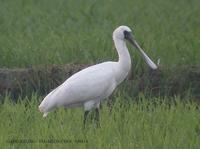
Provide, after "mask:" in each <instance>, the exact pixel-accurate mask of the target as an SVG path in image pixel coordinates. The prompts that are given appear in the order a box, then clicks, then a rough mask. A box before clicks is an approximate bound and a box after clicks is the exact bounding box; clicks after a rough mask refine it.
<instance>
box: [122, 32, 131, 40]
mask: <svg viewBox="0 0 200 149" xmlns="http://www.w3.org/2000/svg"><path fill="white" fill-rule="evenodd" d="M124 38H125V39H127V40H129V39H130V38H131V32H128V31H124Z"/></svg>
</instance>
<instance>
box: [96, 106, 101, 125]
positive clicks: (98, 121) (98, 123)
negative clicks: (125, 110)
mask: <svg viewBox="0 0 200 149" xmlns="http://www.w3.org/2000/svg"><path fill="white" fill-rule="evenodd" d="M99 119H100V118H99V108H95V121H96V124H97V127H100V120H99Z"/></svg>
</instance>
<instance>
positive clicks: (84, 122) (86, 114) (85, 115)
mask: <svg viewBox="0 0 200 149" xmlns="http://www.w3.org/2000/svg"><path fill="white" fill-rule="evenodd" d="M89 112H90V111H85V113H84V120H83V124H84V128H85V124H86V119H87V116H88V114H89Z"/></svg>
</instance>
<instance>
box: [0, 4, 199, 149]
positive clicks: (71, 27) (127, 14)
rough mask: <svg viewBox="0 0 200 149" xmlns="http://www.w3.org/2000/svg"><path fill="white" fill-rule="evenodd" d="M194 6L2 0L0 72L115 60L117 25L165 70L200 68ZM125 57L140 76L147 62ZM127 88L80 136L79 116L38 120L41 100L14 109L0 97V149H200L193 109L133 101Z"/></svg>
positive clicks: (74, 112)
mask: <svg viewBox="0 0 200 149" xmlns="http://www.w3.org/2000/svg"><path fill="white" fill-rule="evenodd" d="M199 6H200V1H199V0H190V1H188V0H152V1H145V0H124V1H120V0H115V1H114V0H101V1H97V0H87V1H81V0H57V1H55V0H42V1H41V0H18V1H16V0H0V68H2V67H5V68H19V67H20V68H21V67H25V68H26V67H32V66H34V67H37V66H45V65H51V64H65V63H99V62H102V61H106V60H117V53H116V51H115V49H114V44H113V41H112V32H113V30H114V29H115V28H116V27H117V26H119V25H128V26H129V27H130V28H132V29H133V33H134V35H135V37H136V39H137V41H138V42H139V43H140V44H141V46H142V47H143V48H144V49H145V51H146V52H147V53H148V55H149V56H150V57H151V58H152V59H153V60H154V61H155V62H156V61H157V59H158V58H160V60H161V65H164V67H173V66H179V65H186V64H189V65H193V64H199V63H200V61H199V57H200V50H199V45H200V38H199V35H200V27H199V25H200V19H199V18H200V11H199ZM128 46H129V45H128ZM129 50H130V53H131V56H132V58H133V64H134V66H135V67H134V70H135V71H134V72H135V73H136V74H135V76H136V77H139V74H138V73H137V72H139V71H137V70H139V69H140V68H141V67H142V66H143V65H145V63H144V62H143V60H142V58H141V57H140V56H139V53H138V52H135V50H134V49H133V48H131V47H130V46H129ZM144 68H146V66H145V67H144ZM129 85H130V83H129ZM132 87H134V86H133V85H132V84H131V85H130V86H126V87H124V86H121V87H120V89H119V90H118V92H117V93H116V94H114V97H112V98H115V99H116V102H115V104H114V106H113V109H112V111H111V112H110V109H109V107H108V106H107V104H106V102H104V103H103V104H102V109H101V113H100V114H101V128H96V126H95V124H94V122H88V124H87V127H86V129H83V124H82V121H83V110H82V109H67V110H65V109H58V110H56V111H55V112H52V113H51V114H49V116H48V117H47V118H46V119H43V118H42V114H41V113H39V111H38V104H39V101H41V99H42V97H40V96H39V95H36V94H34V93H33V95H32V97H27V98H24V99H21V100H19V101H18V102H17V103H13V102H11V99H10V98H9V97H8V96H5V97H2V96H1V95H0V98H2V99H4V102H3V103H1V104H0V119H1V122H0V147H1V148H22V147H23V148H58V147H60V148H87V149H88V148H91V149H93V148H99V149H102V148H111V149H112V148H113V149H116V148H121V149H128V148H131V149H132V148H134V149H135V148H136V149H137V148H138V149H163V148H164V149H177V148H179V149H189V148H190V149H197V148H199V146H200V141H199V140H200V110H199V107H198V106H199V105H197V104H196V103H193V102H190V98H187V100H184V102H183V99H181V98H179V97H173V98H171V97H166V98H164V99H161V98H150V97H144V96H143V95H142V94H141V95H140V97H139V100H138V99H137V100H136V99H135V98H134V97H133V94H134V93H133V90H132ZM129 93H130V94H129ZM143 94H145V93H143ZM145 95H148V93H147V94H145ZM136 101H137V102H136ZM169 101H171V102H169Z"/></svg>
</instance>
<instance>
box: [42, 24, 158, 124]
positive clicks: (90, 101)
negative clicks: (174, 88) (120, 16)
mask: <svg viewBox="0 0 200 149" xmlns="http://www.w3.org/2000/svg"><path fill="white" fill-rule="evenodd" d="M113 40H114V44H115V47H116V50H117V52H118V56H119V60H118V62H112V61H108V62H104V63H100V64H97V65H93V66H90V67H88V68H85V69H83V70H81V71H79V72H77V73H75V74H74V75H72V76H71V77H70V78H68V79H67V80H66V81H65V82H64V83H63V84H61V85H60V86H58V87H57V88H55V89H54V90H53V91H52V92H50V93H49V94H48V95H47V96H46V97H45V98H44V100H43V101H42V103H41V104H40V105H39V110H40V112H42V113H43V117H46V116H47V115H48V113H49V112H50V111H52V110H53V109H55V108H58V107H61V106H63V107H80V106H83V107H84V110H85V113H84V123H85V120H86V117H87V115H88V112H89V111H90V110H91V109H92V108H95V109H96V114H97V115H96V116H97V118H98V117H99V106H100V101H101V100H102V99H105V98H106V97H108V96H110V95H111V94H112V92H113V91H114V89H115V88H116V87H117V86H118V85H119V84H120V83H121V82H122V81H123V80H124V79H125V78H126V76H127V75H128V73H129V71H130V69H131V58H130V55H129V52H128V49H127V46H126V42H125V40H127V41H129V42H130V43H131V44H132V45H133V46H134V47H135V48H137V49H138V50H139V52H140V53H141V56H142V57H143V58H144V60H145V62H146V63H147V64H148V65H149V66H150V67H151V68H152V69H157V66H156V64H154V62H153V61H151V59H150V58H149V57H148V56H147V55H146V54H145V52H144V51H143V50H142V48H141V47H140V46H139V44H138V43H137V42H136V40H135V39H134V37H133V36H132V33H131V29H130V28H129V27H127V26H119V27H118V28H116V29H115V30H114V32H113ZM98 119H99V118H98Z"/></svg>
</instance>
